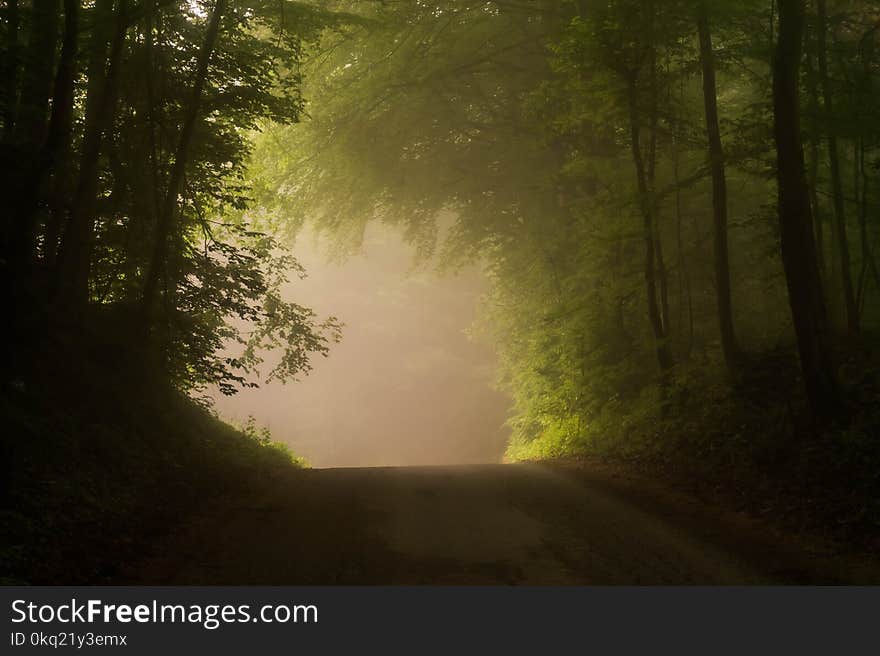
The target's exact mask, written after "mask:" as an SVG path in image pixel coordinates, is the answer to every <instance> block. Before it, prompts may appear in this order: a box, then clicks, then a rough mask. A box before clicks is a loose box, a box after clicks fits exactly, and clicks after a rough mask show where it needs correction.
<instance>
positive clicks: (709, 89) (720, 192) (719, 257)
mask: <svg viewBox="0 0 880 656" xmlns="http://www.w3.org/2000/svg"><path fill="white" fill-rule="evenodd" d="M697 31H698V33H699V39H700V66H701V68H702V73H703V103H704V106H705V113H706V136H707V139H708V142H709V168H710V170H711V173H712V216H713V223H712V227H713V235H714V239H713V244H714V252H715V285H716V287H717V292H716V296H717V299H718V324H719V327H720V330H721V346H722V350H723V351H724V361H725V363H726V364H727V368H728V369H729V370H730V371H734V370H735V369H736V362H737V358H738V347H737V344H736V336H735V333H734V329H733V307H732V302H731V291H730V256H729V253H728V243H727V175H726V173H725V164H724V146H723V145H722V143H721V128H720V126H719V123H718V91H717V88H716V81H715V54H714V52H713V50H712V33H711V29H710V27H709V11H708V7H707V4H706V2H705V1H704V0H700V1H699V3H698V5H697Z"/></svg>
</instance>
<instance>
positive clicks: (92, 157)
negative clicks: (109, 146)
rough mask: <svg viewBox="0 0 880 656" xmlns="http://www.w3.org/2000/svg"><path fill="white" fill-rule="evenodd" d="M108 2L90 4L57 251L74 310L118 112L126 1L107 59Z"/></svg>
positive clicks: (83, 297)
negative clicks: (80, 109) (69, 195)
mask: <svg viewBox="0 0 880 656" xmlns="http://www.w3.org/2000/svg"><path fill="white" fill-rule="evenodd" d="M112 5H113V3H112V0H98V2H97V3H96V5H95V9H94V24H93V27H92V42H91V45H90V54H89V84H88V90H87V94H86V118H85V135H84V137H83V144H82V149H81V157H80V167H79V180H78V182H77V186H76V191H75V193H74V196H73V200H72V202H71V209H70V214H69V216H68V220H67V226H66V228H65V231H64V238H63V240H62V243H61V249H60V252H59V258H60V259H59V263H58V265H59V266H58V275H59V277H60V284H61V286H62V288H63V289H62V294H63V296H62V299H61V300H62V302H63V303H65V304H66V305H68V306H69V307H71V308H73V309H74V310H82V309H83V308H84V307H85V306H86V304H87V303H88V296H89V269H90V266H91V250H92V239H93V236H94V235H93V232H94V228H95V218H96V214H97V194H98V177H99V170H98V169H99V166H98V163H99V158H100V155H101V149H102V146H103V142H104V135H105V133H106V131H107V130H108V129H109V128H110V127H111V126H112V124H113V118H114V115H115V111H116V85H117V82H118V77H119V68H120V64H121V59H122V47H123V45H124V42H125V32H126V29H127V26H128V16H127V14H128V0H119V3H118V6H117V9H116V21H115V33H114V34H113V37H112V43H111V47H110V54H109V58H108V57H107V42H108V41H109V40H110V38H109V34H108V32H112V31H114V28H113V27H112V23H113V20H112V16H113V12H112Z"/></svg>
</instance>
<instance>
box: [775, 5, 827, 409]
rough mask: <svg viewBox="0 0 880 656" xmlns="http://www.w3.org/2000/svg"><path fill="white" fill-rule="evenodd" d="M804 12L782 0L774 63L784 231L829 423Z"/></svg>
mask: <svg viewBox="0 0 880 656" xmlns="http://www.w3.org/2000/svg"><path fill="white" fill-rule="evenodd" d="M804 14H805V10H804V0H780V1H779V40H778V43H777V45H776V52H775V56H774V63H773V108H774V133H775V137H776V150H777V169H778V176H777V180H778V185H779V230H780V236H781V246H782V261H783V264H784V267H785V279H786V283H787V285H788V293H789V302H790V306H791V316H792V322H793V324H794V329H795V334H796V336H797V343H798V352H799V354H800V362H801V370H802V372H803V378H804V385H805V388H806V392H807V397H808V399H809V402H810V407H811V410H812V412H813V414H814V416H815V417H816V419H817V420H819V421H827V420H830V419H832V418H833V417H834V416H836V415H837V414H838V413H839V412H840V397H839V391H838V387H837V381H836V379H835V376H834V369H833V366H832V360H831V347H830V344H829V338H828V327H827V317H826V313H825V304H824V301H823V299H822V294H821V289H822V285H821V280H820V277H819V268H818V265H817V256H816V244H815V239H814V233H813V225H812V215H811V212H810V199H809V189H808V187H807V183H806V178H805V177H804V153H803V145H802V143H801V130H800V76H799V73H800V67H801V54H802V41H803V33H804Z"/></svg>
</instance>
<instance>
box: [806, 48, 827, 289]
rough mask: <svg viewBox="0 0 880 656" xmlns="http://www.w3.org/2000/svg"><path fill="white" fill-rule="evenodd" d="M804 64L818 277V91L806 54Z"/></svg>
mask: <svg viewBox="0 0 880 656" xmlns="http://www.w3.org/2000/svg"><path fill="white" fill-rule="evenodd" d="M804 61H805V63H806V80H807V99H808V105H807V111H808V112H809V115H810V119H811V121H812V122H813V129H812V130H810V155H809V168H808V179H807V183H808V184H809V186H810V208H811V210H812V212H813V227H814V228H815V230H816V255H817V257H818V260H817V264H818V265H819V275H820V276H823V277H824V275H825V229H824V226H823V225H822V209H821V207H820V205H819V157H820V155H819V152H820V148H819V132H818V122H819V114H820V112H819V90H818V87H817V86H816V73H815V71H814V70H813V57H812V54H811V53H808V54H807V56H806V58H805V59H804Z"/></svg>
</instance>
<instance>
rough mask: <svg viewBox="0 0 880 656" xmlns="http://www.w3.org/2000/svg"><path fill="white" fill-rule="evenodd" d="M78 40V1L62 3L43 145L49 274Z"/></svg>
mask: <svg viewBox="0 0 880 656" xmlns="http://www.w3.org/2000/svg"><path fill="white" fill-rule="evenodd" d="M78 37H79V0H64V38H63V40H62V43H61V56H60V58H59V60H58V72H57V74H56V75H55V91H54V94H53V99H52V118H51V120H50V121H49V137H48V139H47V143H46V149H47V151H48V157H49V163H50V166H51V169H52V170H51V172H52V174H53V178H52V188H51V190H50V192H49V216H48V218H47V221H46V233H45V239H44V243H43V257H44V258H45V263H46V268H47V269H48V270H49V271H52V270H53V269H54V267H55V260H56V256H57V254H58V237H59V235H60V232H61V226H62V225H63V222H64V214H65V210H66V207H67V202H66V199H67V193H68V185H69V177H70V172H69V168H70V158H71V143H70V139H71V130H72V123H73V86H74V80H75V78H76V51H77V39H78Z"/></svg>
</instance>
